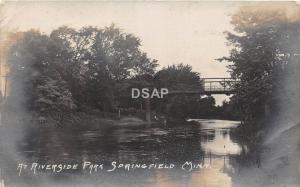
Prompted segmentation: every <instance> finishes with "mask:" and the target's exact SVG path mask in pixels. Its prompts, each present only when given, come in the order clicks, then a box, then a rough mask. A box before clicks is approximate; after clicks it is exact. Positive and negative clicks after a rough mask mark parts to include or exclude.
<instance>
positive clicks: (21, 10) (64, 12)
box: [1, 1, 238, 104]
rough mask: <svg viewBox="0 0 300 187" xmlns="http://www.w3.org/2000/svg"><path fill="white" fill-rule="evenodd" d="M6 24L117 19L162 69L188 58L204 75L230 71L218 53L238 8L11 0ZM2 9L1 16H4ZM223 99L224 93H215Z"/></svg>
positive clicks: (47, 28) (46, 26)
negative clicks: (231, 18)
mask: <svg viewBox="0 0 300 187" xmlns="http://www.w3.org/2000/svg"><path fill="white" fill-rule="evenodd" d="M2 6H3V7H2V15H3V17H4V22H3V26H4V27H5V28H6V29H8V30H19V31H26V30H28V29H31V28H34V29H39V30H40V31H41V32H45V33H49V32H51V30H53V29H55V28H57V27H59V26H62V25H66V26H70V27H74V28H80V27H82V26H87V25H92V26H97V27H104V26H109V25H110V24H112V23H114V24H115V25H116V26H117V27H120V28H121V29H122V30H123V31H124V32H126V33H133V34H134V35H135V36H137V37H139V38H140V39H141V41H142V49H143V50H144V51H145V52H147V53H148V56H149V57H150V58H153V59H157V60H158V63H159V65H160V66H159V69H160V68H162V67H165V66H167V65H170V64H174V63H175V64H178V63H184V64H189V65H191V66H192V67H193V70H194V71H197V72H199V73H200V74H201V77H229V73H228V72H227V68H226V66H227V65H228V64H226V63H221V62H218V61H216V60H215V59H217V58H220V57H222V56H226V55H228V53H229V49H230V48H229V47H228V46H227V45H226V35H225V33H224V32H225V31H231V30H232V25H231V24H230V15H231V14H233V13H234V11H235V10H236V9H237V8H238V4H236V3H229V2H228V3H225V2H210V3H209V2H153V1H152V2H149V1H148V2H147V1H144V2H141V1H139V2H138V1H136V2H132V1H131V2H130V1H127V2H121V1H119V2H38V1H33V2H6V3H4V4H2ZM2 15H1V16H2ZM215 98H216V100H217V104H220V103H221V102H222V101H223V99H224V98H225V96H217V97H215Z"/></svg>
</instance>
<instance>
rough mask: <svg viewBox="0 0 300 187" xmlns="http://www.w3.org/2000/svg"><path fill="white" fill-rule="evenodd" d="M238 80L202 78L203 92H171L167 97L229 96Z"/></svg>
mask: <svg viewBox="0 0 300 187" xmlns="http://www.w3.org/2000/svg"><path fill="white" fill-rule="evenodd" d="M239 82H240V81H239V80H238V79H233V78H203V79H202V86H203V90H192V91H182V90H171V91H169V93H168V95H180V94H183V95H208V96H210V95H214V94H225V95H231V94H234V92H235V85H236V84H237V83H239Z"/></svg>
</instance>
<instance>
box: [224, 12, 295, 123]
mask: <svg viewBox="0 0 300 187" xmlns="http://www.w3.org/2000/svg"><path fill="white" fill-rule="evenodd" d="M287 15H288V14H287V12H285V9H284V8H279V7H266V6H260V7H251V6H249V7H248V6H247V7H242V8H241V9H240V10H239V11H238V12H237V13H236V14H234V15H233V16H232V24H233V25H234V28H235V29H234V31H235V32H232V33H227V39H228V41H229V43H230V44H231V46H232V47H233V49H232V50H231V52H230V55H229V56H228V57H223V58H221V59H220V60H221V61H223V60H225V61H229V62H232V65H229V66H228V67H229V69H230V71H231V75H232V77H234V78H238V79H240V80H241V82H240V84H237V87H236V90H237V93H236V96H235V99H236V101H237V104H238V105H240V109H241V112H242V116H243V120H244V121H245V122H246V124H259V123H257V122H258V121H260V120H265V119H267V118H268V117H270V115H272V114H275V113H276V112H277V111H278V110H279V108H280V107H279V98H278V97H279V94H278V93H279V92H280V91H282V90H283V88H284V86H283V85H284V77H285V75H287V74H288V72H287V69H288V67H289V66H290V64H291V62H292V61H293V58H292V56H293V55H294V54H295V53H296V52H299V51H300V50H299V45H298V44H299V41H300V30H299V29H298V28H299V26H300V22H299V19H297V18H295V17H294V18H293V19H292V18H289V17H288V16H287ZM253 127H255V126H253ZM259 128H261V127H259Z"/></svg>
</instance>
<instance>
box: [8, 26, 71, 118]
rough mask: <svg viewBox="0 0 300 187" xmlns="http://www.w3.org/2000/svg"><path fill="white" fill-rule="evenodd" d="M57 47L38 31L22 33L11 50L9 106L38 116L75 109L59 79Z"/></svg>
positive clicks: (68, 92)
mask: <svg viewBox="0 0 300 187" xmlns="http://www.w3.org/2000/svg"><path fill="white" fill-rule="evenodd" d="M57 51H60V49H59V47H58V46H57V45H56V44H55V43H54V42H53V41H51V39H50V38H49V37H48V36H46V35H42V34H41V33H39V32H38V31H33V30H32V31H28V32H25V33H23V37H22V38H21V39H20V40H19V41H18V42H17V43H16V44H15V45H14V46H13V47H12V48H11V50H10V56H9V59H8V60H9V63H8V64H9V69H10V73H9V75H10V79H11V85H10V87H11V95H10V98H9V101H10V104H13V105H15V106H17V107H21V108H23V109H25V110H29V111H35V112H38V113H40V114H41V113H43V114H45V113H47V112H49V111H53V110H54V111H59V110H60V111H66V110H72V109H73V108H75V104H74V103H73V98H72V94H71V91H70V90H69V89H68V87H67V84H66V83H65V82H64V81H63V80H62V79H61V75H60V73H59V72H60V71H58V68H57V63H59V62H60V58H59V57H58V55H57Z"/></svg>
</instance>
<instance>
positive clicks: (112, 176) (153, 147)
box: [1, 119, 247, 187]
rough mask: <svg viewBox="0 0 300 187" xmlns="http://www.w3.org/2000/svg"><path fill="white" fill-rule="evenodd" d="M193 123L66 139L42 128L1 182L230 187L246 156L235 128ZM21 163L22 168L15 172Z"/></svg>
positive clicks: (114, 130)
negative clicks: (235, 162) (61, 166)
mask: <svg viewBox="0 0 300 187" xmlns="http://www.w3.org/2000/svg"><path fill="white" fill-rule="evenodd" d="M193 121H195V122H196V123H193V124H187V125H176V126H164V127H151V128H145V127H126V126H124V127H118V128H109V129H105V130H90V131H87V130H86V131H74V132H68V133H66V132H65V131H64V130H63V129H62V130H59V131H57V132H51V131H50V130H48V129H47V128H45V129H44V130H43V131H42V132H39V134H38V135H32V134H31V135H30V138H27V140H28V141H23V142H20V146H19V147H18V152H17V154H16V156H15V159H14V160H17V161H14V162H13V161H11V162H9V161H7V160H6V161H3V160H2V164H1V165H2V168H3V171H4V172H3V174H2V175H3V177H2V178H3V179H4V181H5V183H6V186H13V185H16V186H18V185H20V186H53V185H56V186H138V187H141V186H159V187H168V186H170V187H174V186H175V187H176V186H192V187H194V186H199V187H202V186H203V187H231V186H233V185H232V178H231V174H232V173H234V172H235V168H234V166H233V165H232V164H231V163H232V160H234V159H235V157H236V156H238V155H240V154H241V153H242V152H245V150H247V148H246V147H245V145H242V143H241V142H239V140H238V138H236V137H235V135H234V134H235V133H234V131H235V129H236V127H237V125H238V124H239V122H236V121H226V120H212V119H210V120H204V119H195V120H193ZM8 163H9V164H8ZM20 163H21V164H24V165H27V168H21V169H22V170H21V171H20V167H19V168H17V167H18V166H20V165H18V164H20ZM32 163H37V164H40V165H43V164H49V165H51V166H49V167H53V165H57V164H65V165H66V164H69V165H75V164H78V168H77V169H76V168H75V169H74V170H72V169H70V170H67V169H65V170H63V171H62V172H58V169H57V168H58V167H57V168H56V171H54V170H53V168H52V169H49V168H48V169H49V170H47V169H45V168H44V169H41V168H38V167H33V166H32ZM83 164H85V165H86V167H85V168H84V169H83V166H82V165H83ZM97 164H98V166H97ZM122 164H123V165H122ZM126 164H127V167H125V165H126ZM128 164H129V165H128ZM115 166H119V167H120V168H115ZM138 167H144V168H138ZM8 168H10V169H8ZM11 168H13V169H11ZM5 170H6V171H5ZM19 174H20V176H18V175H19Z"/></svg>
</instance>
